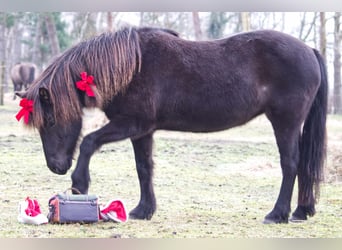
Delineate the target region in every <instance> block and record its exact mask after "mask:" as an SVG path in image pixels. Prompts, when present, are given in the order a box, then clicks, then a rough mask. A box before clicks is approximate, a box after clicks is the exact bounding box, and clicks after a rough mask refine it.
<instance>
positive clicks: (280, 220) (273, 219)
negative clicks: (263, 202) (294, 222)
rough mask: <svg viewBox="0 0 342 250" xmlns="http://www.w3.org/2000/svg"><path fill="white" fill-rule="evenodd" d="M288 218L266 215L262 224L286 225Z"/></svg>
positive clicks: (273, 214)
mask: <svg viewBox="0 0 342 250" xmlns="http://www.w3.org/2000/svg"><path fill="white" fill-rule="evenodd" d="M288 222H289V220H288V216H285V215H284V216H281V215H278V214H275V213H273V212H271V213H269V214H268V215H266V217H265V219H264V221H263V223H264V224H280V223H288Z"/></svg>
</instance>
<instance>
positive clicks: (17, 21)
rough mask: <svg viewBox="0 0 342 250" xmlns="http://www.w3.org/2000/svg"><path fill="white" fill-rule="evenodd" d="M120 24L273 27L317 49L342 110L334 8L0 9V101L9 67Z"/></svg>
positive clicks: (184, 32)
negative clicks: (40, 10)
mask: <svg viewBox="0 0 342 250" xmlns="http://www.w3.org/2000/svg"><path fill="white" fill-rule="evenodd" d="M124 25H134V26H155V27H163V28H170V29H174V30H176V31H177V32H179V33H180V36H181V37H183V38H185V39H190V40H208V39H218V38H222V37H225V36H229V35H232V34H234V33H238V32H243V31H250V30H257V29H274V30H278V31H283V32H286V33H288V34H291V35H293V36H295V37H297V38H299V39H300V40H302V41H304V42H305V43H307V44H308V45H310V46H312V47H314V48H317V49H319V50H320V51H321V53H322V55H323V57H324V58H325V60H326V63H327V67H328V75H329V89H330V97H329V112H330V113H334V114H341V113H342V93H341V92H342V85H341V40H342V32H341V13H340V12H87V13H86V12H84V13H80V12H11V13H9V12H0V105H4V94H5V93H8V92H12V91H13V86H12V82H11V80H10V78H9V70H10V69H11V67H12V66H13V65H14V64H16V63H17V62H23V61H26V62H33V63H35V64H36V65H37V66H38V68H39V71H40V72H41V71H42V70H44V68H45V67H46V66H47V65H48V64H49V62H50V61H51V60H52V59H53V58H54V57H55V56H57V55H59V54H60V53H62V52H63V51H65V50H66V49H67V48H69V47H71V46H72V45H75V44H76V43H78V42H80V41H82V40H84V39H87V38H90V37H92V36H95V35H98V34H100V33H102V32H107V31H115V30H116V29H118V28H119V27H121V26H124Z"/></svg>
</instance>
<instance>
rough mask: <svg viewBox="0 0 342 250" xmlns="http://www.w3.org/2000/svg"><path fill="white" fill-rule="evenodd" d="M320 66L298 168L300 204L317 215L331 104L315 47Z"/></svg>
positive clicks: (309, 212)
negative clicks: (328, 114) (317, 84)
mask: <svg viewBox="0 0 342 250" xmlns="http://www.w3.org/2000/svg"><path fill="white" fill-rule="evenodd" d="M314 53H315V55H316V58H317V61H318V63H319V66H320V74H321V82H320V86H319V88H318V91H317V94H316V97H315V99H314V101H313V104H312V106H311V109H310V111H309V114H308V116H307V118H306V120H305V122H304V126H303V130H302V137H301V141H300V162H299V167H298V185H299V196H298V205H299V206H302V207H305V210H306V213H307V214H308V215H310V216H312V215H314V213H315V208H314V204H315V203H316V202H317V199H318V198H319V188H320V182H321V181H322V180H323V166H324V164H325V158H326V118H327V106H328V103H327V102H328V81H327V70H326V66H325V63H324V60H323V58H322V56H321V55H320V53H319V52H318V51H317V50H315V49H314Z"/></svg>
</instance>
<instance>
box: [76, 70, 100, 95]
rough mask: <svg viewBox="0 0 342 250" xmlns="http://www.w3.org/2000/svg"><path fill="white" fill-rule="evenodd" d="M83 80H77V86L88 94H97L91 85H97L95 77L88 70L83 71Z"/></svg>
mask: <svg viewBox="0 0 342 250" xmlns="http://www.w3.org/2000/svg"><path fill="white" fill-rule="evenodd" d="M81 79H82V80H81V81H78V82H76V87H77V88H78V89H80V90H82V91H84V92H86V94H87V95H88V96H95V95H94V92H93V90H92V88H91V86H93V87H96V85H95V83H94V77H93V76H92V75H89V76H88V74H87V72H82V73H81Z"/></svg>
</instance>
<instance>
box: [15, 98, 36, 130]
mask: <svg viewBox="0 0 342 250" xmlns="http://www.w3.org/2000/svg"><path fill="white" fill-rule="evenodd" d="M19 106H20V107H22V108H21V110H19V112H18V114H17V115H16V116H15V118H17V120H18V121H20V119H21V118H22V117H24V122H25V123H26V124H28V123H29V119H30V114H31V113H32V112H33V101H32V100H27V99H26V98H23V99H21V100H20V103H19Z"/></svg>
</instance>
